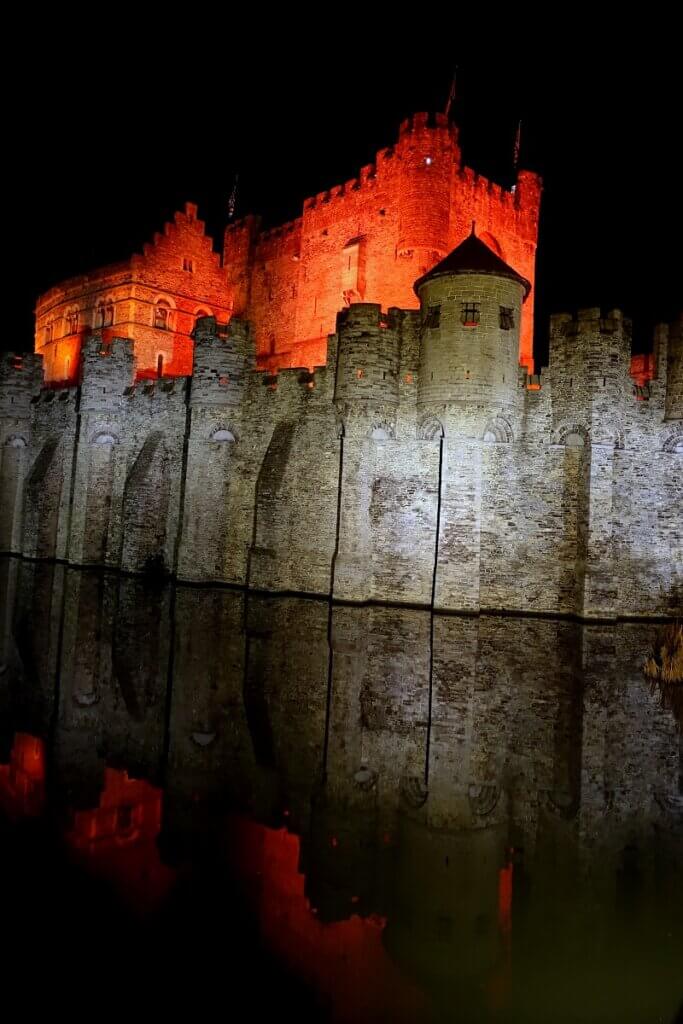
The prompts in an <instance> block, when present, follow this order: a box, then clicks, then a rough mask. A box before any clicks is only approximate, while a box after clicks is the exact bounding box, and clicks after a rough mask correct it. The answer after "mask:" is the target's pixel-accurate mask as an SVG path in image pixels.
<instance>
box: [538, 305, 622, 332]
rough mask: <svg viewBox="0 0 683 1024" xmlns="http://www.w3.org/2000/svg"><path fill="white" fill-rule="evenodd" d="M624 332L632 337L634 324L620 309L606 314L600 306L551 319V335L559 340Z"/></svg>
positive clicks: (562, 314) (556, 315)
mask: <svg viewBox="0 0 683 1024" xmlns="http://www.w3.org/2000/svg"><path fill="white" fill-rule="evenodd" d="M618 331H622V332H624V333H625V334H626V335H628V337H629V338H630V337H631V332H632V324H631V321H630V320H629V319H628V317H625V316H624V314H623V313H622V311H621V310H620V309H613V310H610V311H609V312H605V311H603V310H602V308H601V307H599V306H593V307H590V308H588V309H579V310H577V311H576V312H575V313H555V314H553V315H552V316H551V317H550V334H551V336H552V337H557V338H562V337H565V338H568V337H571V338H576V337H581V336H584V337H593V336H595V335H596V334H605V335H607V334H615V333H616V332H618Z"/></svg>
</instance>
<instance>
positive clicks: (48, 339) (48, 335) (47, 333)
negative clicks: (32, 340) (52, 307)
mask: <svg viewBox="0 0 683 1024" xmlns="http://www.w3.org/2000/svg"><path fill="white" fill-rule="evenodd" d="M52 330H53V325H52V324H45V344H49V343H50V342H51V341H52Z"/></svg>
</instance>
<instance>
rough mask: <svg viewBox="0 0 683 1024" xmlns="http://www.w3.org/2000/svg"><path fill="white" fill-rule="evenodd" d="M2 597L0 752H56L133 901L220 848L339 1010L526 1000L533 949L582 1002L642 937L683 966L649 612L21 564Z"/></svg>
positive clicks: (101, 852) (673, 823)
mask: <svg viewBox="0 0 683 1024" xmlns="http://www.w3.org/2000/svg"><path fill="white" fill-rule="evenodd" d="M0 585H1V588H2V590H1V595H0V596H1V597H2V604H3V608H5V609H6V612H5V615H4V617H3V620H2V633H1V634H0V664H1V665H2V669H3V671H2V673H1V674H0V726H1V729H2V733H1V734H2V736H3V743H4V747H3V750H2V756H0V764H2V765H7V763H8V762H9V763H11V764H14V765H17V764H19V762H21V764H23V765H24V768H25V770H26V771H28V769H26V764H25V762H26V759H25V758H23V760H22V758H21V757H19V756H18V755H17V753H16V750H17V749H18V747H22V744H23V745H24V746H25V745H26V743H32V744H34V746H35V749H38V745H39V744H40V742H42V741H44V740H47V738H48V737H51V740H50V743H51V746H50V749H49V750H48V753H47V775H48V780H49V783H50V794H51V795H50V799H51V801H52V805H53V807H55V806H56V807H59V808H61V810H60V814H61V815H62V817H64V820H65V821H67V822H68V823H69V824H68V826H67V828H68V833H67V838H68V839H69V842H70V843H71V845H72V846H73V847H75V848H76V849H78V851H79V856H80V857H81V858H85V859H86V860H87V861H88V862H89V863H90V864H91V866H93V867H94V869H96V870H97V871H99V873H100V874H101V875H102V877H105V878H109V879H114V880H116V881H117V884H120V885H123V886H124V887H126V886H127V887H128V888H129V889H131V888H132V889H133V891H136V890H135V886H136V885H138V886H140V885H141V884H142V882H141V880H142V879H143V878H146V879H147V882H146V883H144V884H145V885H147V887H148V888H149V887H152V888H153V891H154V893H156V895H157V897H158V899H159V900H161V899H163V898H164V896H165V894H166V893H167V892H168V891H170V889H171V888H172V886H173V885H174V884H175V882H174V879H175V877H176V875H175V871H176V869H177V868H178V867H179V866H181V865H182V864H183V863H185V862H186V861H187V859H188V857H190V856H191V851H192V850H193V849H196V848H198V847H201V848H210V847H215V848H217V849H220V850H221V851H222V853H221V856H222V857H224V858H225V863H226V865H229V870H230V871H231V872H233V873H234V874H235V877H236V878H239V879H241V882H240V884H244V885H246V890H245V891H247V892H249V893H251V894H252V897H251V898H253V901H254V902H253V907H254V913H255V914H256V916H257V919H258V921H259V927H260V929H261V933H262V934H263V936H264V940H265V941H266V942H267V944H268V946H269V947H270V948H271V949H272V950H273V951H274V953H275V954H276V955H277V956H278V957H279V958H280V959H281V960H282V962H283V963H286V964H287V965H288V969H289V970H291V971H293V972H295V973H296V974H300V975H301V976H302V977H303V978H305V979H306V980H307V982H308V983H309V984H311V985H313V986H314V987H315V988H316V990H320V991H322V992H324V993H326V994H327V997H328V998H333V999H335V1000H336V1001H337V1002H336V1005H337V1008H338V1018H337V1019H340V1020H342V1019H344V1020H352V1019H355V1020H357V1019H375V1017H376V1015H378V1014H379V1013H380V1010H382V1012H389V1013H390V1014H392V1016H391V1019H395V1020H411V1019H418V1018H419V1019H431V1017H430V1014H432V1013H434V1012H436V1009H438V1007H439V1006H440V1005H441V1000H447V1001H448V1000H455V1003H454V1005H459V1006H461V1007H463V1008H464V1012H467V1010H469V1011H471V1012H474V1009H475V1008H477V1007H478V1012H480V1013H481V1014H482V1017H481V1019H485V1020H488V1019H489V1017H488V1016H485V1014H494V1012H498V1010H500V1009H501V1008H505V1007H508V1008H509V1007H512V1006H514V1007H517V1008H518V1009H519V1008H520V1007H521V1008H522V1010H523V1009H524V1007H525V1006H528V1005H530V1004H527V1003H526V1002H525V1000H526V999H530V998H531V996H530V989H529V985H531V986H532V988H533V981H532V979H533V978H534V977H535V973H536V970H537V967H538V963H539V958H540V962H542V963H544V964H545V967H544V970H546V971H548V972H549V976H552V977H553V979H554V981H553V984H554V985H556V991H557V992H558V993H560V994H561V997H562V998H563V999H565V1000H566V1006H567V1007H572V1006H574V1007H576V1006H577V1005H578V1003H577V1002H576V1000H577V999H579V998H584V997H585V995H586V993H587V992H590V991H591V982H590V978H591V977H592V971H593V961H594V959H595V958H597V960H598V962H599V963H600V971H601V977H602V984H603V985H604V986H605V987H606V990H608V991H609V992H610V993H611V999H612V1000H615V999H616V1000H617V1001H618V1000H621V999H623V1005H624V1007H625V1008H628V1002H627V1000H630V1001H631V1002H632V1001H633V1000H634V999H637V998H638V993H637V992H635V993H634V989H633V985H632V984H630V983H626V984H624V980H623V979H624V972H626V973H627V974H629V975H631V976H632V977H633V978H635V977H636V976H637V975H638V972H639V971H642V965H641V964H640V963H639V957H640V955H641V951H642V949H643V948H644V947H646V946H648V947H649V948H657V949H658V950H660V957H661V960H662V977H663V978H664V979H666V978H667V977H668V975H667V964H669V962H671V963H672V964H674V963H677V962H678V961H677V959H676V958H677V956H678V953H679V952H680V951H681V948H683V947H682V946H681V939H682V936H681V931H680V921H679V919H678V915H677V913H676V911H675V909H674V908H676V907H677V906H678V905H679V902H678V901H680V898H681V895H682V894H683V887H682V886H683V878H682V874H681V863H682V860H681V853H682V852H683V845H682V844H683V786H682V778H681V769H682V759H681V755H682V746H681V734H680V728H679V725H678V723H677V722H676V719H675V717H674V715H673V714H672V712H671V710H669V709H668V708H667V707H666V706H665V705H664V704H663V703H662V700H661V697H660V695H659V694H658V692H656V691H655V690H653V689H651V687H650V685H649V683H648V682H647V680H646V679H645V678H644V677H643V674H642V665H643V662H644V660H645V657H646V656H647V653H648V651H649V649H650V646H651V644H652V641H653V637H654V633H655V630H656V627H655V626H654V625H651V624H645V623H620V624H617V625H606V624H603V625H580V624H578V623H575V622H569V621H560V620H550V619H548V620H546V619H520V618H513V617H504V618H500V617H495V616H480V617H476V618H475V617H468V618H461V617H457V616H441V615H431V614H430V613H429V612H424V611H419V610H409V609H401V608H390V607H373V608H356V607H353V606H339V607H334V606H333V607H331V606H330V605H329V603H328V602H324V601H317V600H312V599H302V598H275V597H265V596H255V595H245V594H244V593H243V592H234V591H226V590H211V589H192V588H182V587H178V588H176V589H175V591H174V592H173V591H172V590H171V588H170V587H168V586H158V587H156V588H145V587H144V585H143V583H141V581H139V580H137V579H131V578H122V577H118V576H114V575H112V576H109V575H106V574H105V575H103V574H100V573H89V572H82V571H74V570H67V569H65V568H64V567H62V566H54V565H50V566H48V565H44V564H40V563H23V562H20V561H18V560H13V559H12V560H8V559H5V560H2V561H1V562H0ZM57 674H58V678H59V685H57V684H56V680H57ZM19 730H22V731H23V736H24V739H21V737H17V738H16V739H15V740H14V741H12V736H14V735H15V733H16V732H17V731H19ZM31 736H33V737H36V739H33V740H31V739H30V737H31ZM12 742H14V751H15V752H14V753H10V750H11V747H12ZM22 749H23V747H22ZM32 749H33V748H32ZM29 767H30V766H29ZM9 770H11V769H8V768H7V767H0V789H1V788H2V787H3V786H4V785H5V784H4V783H3V781H2V780H3V779H5V777H6V776H7V773H8V771H9ZM32 771H33V769H31V772H32ZM31 772H29V774H31ZM33 774H35V772H33ZM32 777H33V776H32ZM3 792H4V789H3ZM27 813H28V812H27ZM163 862H166V863H163ZM226 870H227V867H226ZM150 879H152V882H150ZM154 887H156V888H154ZM624 935H628V936H630V938H629V939H628V942H625V940H624V938H623V936H624ZM662 935H665V936H666V935H668V936H669V938H668V939H666V941H665V940H663V939H662ZM606 951H608V952H606ZM559 963H565V964H570V965H571V974H572V987H571V991H569V990H568V989H567V983H566V982H565V981H563V980H562V978H561V977H556V974H554V973H553V972H557V971H558V964H559ZM675 975H676V971H675V970H674V971H673V976H675ZM354 978H356V979H362V983H360V982H359V983H358V984H356V985H354V983H353V979H354ZM667 986H668V987H667ZM550 991H551V990H549V992H550ZM552 991H555V990H552ZM671 992H672V987H671V985H670V984H669V983H668V982H666V981H665V982H664V983H663V987H662V989H661V991H660V992H659V993H658V995H657V998H659V999H660V1001H661V1005H662V1006H668V1005H669V1004H670V1001H671ZM548 998H550V995H549V996H548ZM557 998H558V1000H559V999H560V995H558V996H557ZM558 1005H559V1004H558ZM610 1005H611V1006H613V1005H621V1004H620V1003H614V1002H612V1003H610ZM636 1005H637V1004H636ZM387 1008H388V1009H387ZM435 1008H436V1009H435ZM496 1008H498V1009H496ZM549 1012H550V1010H549ZM491 1019H494V1018H493V1017H492V1018H491ZM520 1019H524V1018H523V1017H522V1018H520ZM549 1019H550V1018H549ZM552 1019H557V1020H564V1019H567V1020H569V1019H571V1018H570V1017H566V1018H565V1017H562V1016H561V1014H559V1015H556V1016H554V1017H553V1018H552ZM625 1019H630V1018H628V1017H627V1018H625Z"/></svg>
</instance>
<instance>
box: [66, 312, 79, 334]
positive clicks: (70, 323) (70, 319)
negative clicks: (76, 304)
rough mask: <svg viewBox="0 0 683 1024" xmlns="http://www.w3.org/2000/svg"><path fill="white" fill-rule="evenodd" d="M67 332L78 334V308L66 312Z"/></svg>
mask: <svg viewBox="0 0 683 1024" xmlns="http://www.w3.org/2000/svg"><path fill="white" fill-rule="evenodd" d="M66 333H67V334H78V310H77V309H70V310H69V312H68V313H67V314H66Z"/></svg>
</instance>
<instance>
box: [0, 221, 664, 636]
mask: <svg viewBox="0 0 683 1024" xmlns="http://www.w3.org/2000/svg"><path fill="white" fill-rule="evenodd" d="M463 261H465V265H463ZM417 289H418V292H419V294H420V297H421V301H422V310H421V312H416V311H412V310H400V309H394V308H392V309H390V310H389V311H388V312H386V313H385V312H383V311H382V309H381V307H380V306H379V305H376V304H372V303H355V304H352V305H351V306H350V307H349V308H348V309H346V310H344V311H343V312H342V313H340V314H339V317H338V321H337V332H336V334H334V335H332V336H331V337H330V339H329V345H328V361H327V364H326V366H324V367H321V368H319V369H318V370H316V372H315V373H311V372H309V371H308V370H307V369H305V368H288V369H284V370H281V371H280V372H279V373H278V374H277V375H272V374H268V373H264V372H261V371H259V370H257V369H256V351H255V347H254V338H253V331H252V329H251V327H250V325H249V324H248V323H246V322H243V321H241V320H239V319H238V318H236V317H235V318H233V319H232V320H231V321H230V323H229V324H228V325H227V326H226V325H223V324H220V323H218V322H217V321H216V319H215V318H213V317H206V318H202V319H200V320H199V322H198V324H197V326H196V328H195V331H194V349H193V360H194V362H193V374H192V376H191V377H187V378H173V379H161V380H157V381H147V382H145V381H140V380H138V381H137V383H136V381H135V361H134V345H133V343H132V342H131V341H130V340H126V339H119V338H114V339H109V338H108V337H107V336H106V334H105V335H100V336H93V337H91V338H89V339H88V340H87V341H86V343H85V345H84V348H83V359H82V369H83V374H82V383H81V384H80V386H79V387H78V388H71V389H63V390H54V389H49V388H47V389H42V390H41V389H40V386H39V360H37V359H36V358H35V357H31V358H27V359H25V360H24V361H22V360H21V359H20V358H18V357H9V359H8V360H7V361H6V362H5V364H4V366H3V371H2V382H1V386H0V411H1V413H2V417H1V419H0V431H1V432H2V434H1V437H2V442H3V443H2V447H1V448H0V458H1V460H2V461H1V462H0V472H1V473H2V486H3V490H2V493H3V499H2V522H1V523H0V535H1V536H2V538H3V548H4V549H5V550H8V551H12V552H17V553H22V554H25V555H29V556H32V557H47V558H60V559H64V560H66V561H68V562H70V563H72V564H81V565H83V564H85V565H108V566H112V567H120V568H122V569H124V570H127V571H133V572H140V571H145V570H154V571H159V570H162V569H163V570H165V571H166V572H170V573H173V574H175V575H177V576H178V578H180V579H185V580H191V581H196V582H225V583H231V584H237V585H240V586H247V587H250V588H255V589H260V590H271V591H280V592H287V591H289V592H298V593H308V594H322V595H328V594H331V595H333V596H334V598H338V599H342V600H346V601H352V602H365V601H389V602H396V603H399V604H415V605H422V606H430V605H432V604H433V605H434V606H435V607H436V608H443V609H451V610H461V611H471V612H478V611H492V610H507V611H524V612H536V613H546V614H547V613H566V614H574V615H579V616H584V617H586V618H607V619H609V618H613V617H615V616H618V615H635V616H637V615H673V614H678V613H680V611H681V609H682V607H683V516H682V515H681V509H682V508H683V466H682V463H683V421H681V418H680V413H681V409H680V396H679V394H678V392H679V391H680V376H681V371H680V360H681V351H680V324H677V325H674V326H673V328H672V329H671V330H670V331H669V330H668V329H667V328H666V327H663V328H660V329H659V330H658V333H657V339H656V359H654V360H653V362H654V364H655V370H654V372H655V374H656V375H655V376H654V378H653V379H652V380H650V381H646V382H645V383H644V384H641V385H639V384H635V383H634V382H633V380H632V378H631V376H630V324H629V322H628V321H627V320H625V319H624V317H623V316H622V314H621V313H620V312H618V311H614V312H611V313H610V314H609V315H608V316H603V315H602V314H601V312H600V310H598V309H590V310H583V311H581V312H580V313H579V315H578V317H572V316H569V315H562V316H557V317H555V318H553V321H552V327H551V350H550V365H549V367H548V368H546V369H545V370H544V371H543V372H542V373H541V374H540V375H539V376H538V377H529V376H528V375H527V374H526V373H525V372H524V371H523V370H521V369H520V368H519V367H518V365H517V358H516V353H517V350H518V345H519V335H520V325H521V323H522V308H523V307H522V303H523V299H524V293H525V292H526V291H527V282H525V281H524V280H523V279H522V278H520V276H519V275H518V274H517V273H516V272H515V271H514V270H512V269H511V268H510V267H507V266H506V265H505V264H503V263H502V262H501V261H500V260H499V259H498V257H497V255H496V254H494V252H493V250H491V249H490V248H489V247H487V246H486V245H484V244H483V243H482V241H481V240H480V239H478V238H476V237H475V236H474V234H472V235H471V236H470V237H469V239H467V240H466V241H465V242H463V243H462V244H461V245H460V246H459V247H458V248H457V249H456V250H454V252H453V253H452V254H450V256H449V257H448V258H447V260H445V261H443V263H440V264H439V265H437V267H436V268H435V269H434V270H433V271H431V272H430V273H429V274H427V275H426V276H425V277H423V278H422V279H421V281H419V282H418V284H417Z"/></svg>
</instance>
